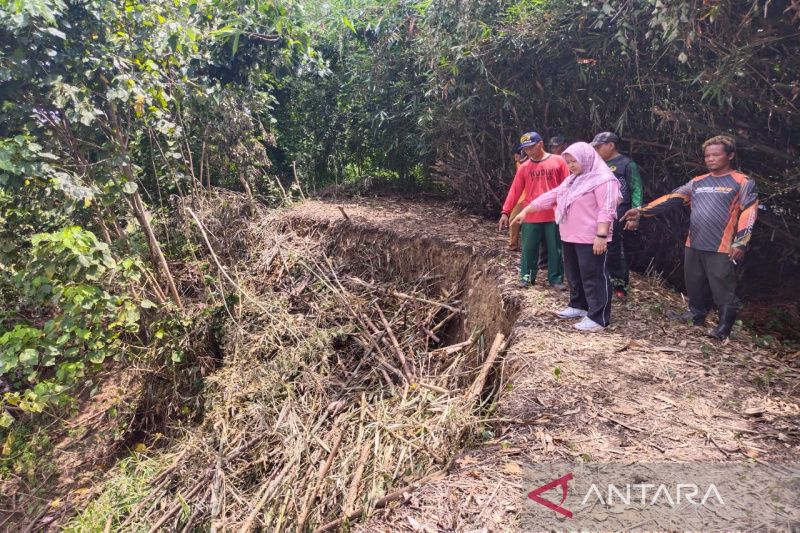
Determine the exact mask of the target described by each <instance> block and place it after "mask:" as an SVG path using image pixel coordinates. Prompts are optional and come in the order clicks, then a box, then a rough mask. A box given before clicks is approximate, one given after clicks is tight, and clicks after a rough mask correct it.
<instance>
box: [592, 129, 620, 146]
mask: <svg viewBox="0 0 800 533" xmlns="http://www.w3.org/2000/svg"><path fill="white" fill-rule="evenodd" d="M603 143H615V144H619V136H618V135H617V134H616V133H613V132H611V131H604V132H603V133H598V134H597V135H595V136H594V139H592V143H591V144H592V146H597V145H598V144H603Z"/></svg>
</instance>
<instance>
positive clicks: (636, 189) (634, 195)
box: [592, 131, 642, 300]
mask: <svg viewBox="0 0 800 533" xmlns="http://www.w3.org/2000/svg"><path fill="white" fill-rule="evenodd" d="M592 146H594V149H595V150H597V153H598V154H600V157H602V158H603V160H604V161H605V162H606V164H607V165H608V168H610V169H611V172H613V173H614V175H615V176H616V177H617V179H618V180H619V192H620V194H622V203H621V204H619V206H618V207H617V219H616V220H615V221H614V235H616V236H617V238H616V239H614V240H613V241H611V242H610V243H608V272H609V273H610V274H611V284H612V285H613V286H614V296H615V297H616V298H618V299H620V300H621V299H624V298H625V296H627V288H628V281H629V279H630V274H629V271H628V258H627V254H626V250H625V232H624V231H622V224H621V223H620V221H619V219H620V217H622V215H624V214H625V213H626V212H627V211H628V210H629V209H631V208H632V207H641V206H642V177H641V174H640V173H639V166H638V165H637V164H636V163H635V162H634V161H633V160H632V159H631V158H630V157H628V156H626V155H622V154H621V153H619V150H618V147H619V137H618V136H617V134H615V133H612V132H610V131H604V132H603V133H598V134H597V135H595V136H594V139H593V140H592Z"/></svg>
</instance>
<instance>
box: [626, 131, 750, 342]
mask: <svg viewBox="0 0 800 533" xmlns="http://www.w3.org/2000/svg"><path fill="white" fill-rule="evenodd" d="M703 153H704V156H705V163H706V167H707V168H708V170H709V173H708V174H703V175H702V176H697V177H696V178H693V179H692V180H691V181H689V182H688V183H686V184H685V185H681V186H680V187H678V188H677V189H675V190H674V191H672V192H671V193H669V194H666V195H664V196H662V197H660V198H657V199H655V200H653V201H652V202H650V203H649V204H647V205H646V206H645V207H642V208H638V209H637V208H633V209H630V210H629V211H628V212H627V213H625V214H624V215H623V217H622V220H623V221H626V222H627V224H626V226H625V227H626V229H636V228H637V227H638V224H639V218H640V217H641V216H642V215H644V216H646V217H647V216H654V215H658V214H660V213H663V212H665V211H668V210H670V209H674V208H676V207H679V206H682V205H689V206H690V207H691V215H690V223H689V235H688V237H687V239H686V249H685V255H684V276H685V279H686V292H687V293H688V295H689V310H688V311H687V312H686V313H684V315H682V316H681V318H683V319H686V320H692V322H693V323H694V324H695V325H697V326H703V325H705V321H706V315H707V314H708V313H709V311H710V310H711V304H712V301H713V303H715V304H716V305H717V308H718V310H719V325H718V326H717V327H716V328H714V329H712V330H710V331H709V332H708V334H709V336H711V337H714V338H716V339H720V340H721V339H725V338H727V337H728V336H729V335H730V333H731V329H733V325H734V323H735V321H736V315H737V313H738V312H739V308H740V306H741V303H740V301H739V299H738V297H737V296H736V266H737V265H738V264H739V263H740V262H741V261H742V259H744V256H745V253H746V251H747V246H748V244H749V243H750V236H751V235H752V233H753V225H754V224H755V222H756V215H757V212H758V191H757V189H756V184H755V182H754V181H753V180H752V179H751V178H750V177H748V176H746V175H745V174H742V173H741V172H737V171H735V170H734V169H733V166H732V163H733V159H734V157H735V156H736V144H735V143H734V141H733V139H732V138H730V137H727V136H724V135H719V136H717V137H712V138H711V139H708V140H707V141H706V142H705V143H703Z"/></svg>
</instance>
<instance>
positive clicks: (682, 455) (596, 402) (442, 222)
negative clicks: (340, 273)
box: [292, 199, 800, 531]
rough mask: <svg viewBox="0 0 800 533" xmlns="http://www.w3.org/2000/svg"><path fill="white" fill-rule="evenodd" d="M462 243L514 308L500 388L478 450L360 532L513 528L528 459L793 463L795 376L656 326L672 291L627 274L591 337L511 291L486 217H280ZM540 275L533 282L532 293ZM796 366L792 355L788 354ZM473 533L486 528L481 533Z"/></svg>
mask: <svg viewBox="0 0 800 533" xmlns="http://www.w3.org/2000/svg"><path fill="white" fill-rule="evenodd" d="M340 207H341V208H343V209H344V214H346V215H347V217H349V218H348V222H347V223H350V224H357V225H367V226H370V227H375V228H379V229H380V230H383V231H388V232H396V233H397V234H399V235H406V236H408V235H416V236H419V237H421V238H426V237H427V238H434V239H439V240H441V243H442V246H455V247H472V249H473V251H474V253H476V254H479V255H482V256H484V257H486V258H488V260H489V261H490V262H491V263H493V264H495V265H496V266H497V267H498V268H499V269H501V270H500V271H501V272H502V274H500V275H499V276H498V278H499V279H498V280H497V290H499V291H502V292H504V293H506V292H507V293H513V294H514V296H515V297H519V298H522V299H523V304H522V310H521V313H520V315H519V318H518V320H517V322H516V324H515V326H514V330H513V335H514V342H513V344H512V346H511V347H510V349H509V351H508V354H507V356H506V359H505V363H504V368H503V379H504V380H505V381H506V386H505V390H506V392H505V393H504V394H503V395H502V397H501V399H500V402H499V406H498V409H497V412H496V415H497V416H496V418H497V420H498V421H497V422H496V423H495V424H494V425H493V427H492V428H491V432H487V433H485V435H486V436H487V437H488V438H487V439H486V440H485V442H482V443H479V444H477V445H476V447H475V448H473V449H472V450H471V451H469V452H468V453H467V454H466V455H464V456H463V457H461V458H460V459H458V460H457V461H456V465H455V466H454V468H452V469H451V471H450V473H449V474H448V475H447V476H445V477H444V478H442V479H439V480H437V481H434V482H431V483H428V484H427V485H426V486H424V487H423V488H421V489H420V490H419V491H417V492H415V493H413V494H411V495H409V497H408V498H407V500H406V501H405V502H404V503H403V504H402V505H399V506H396V507H395V508H393V509H389V510H387V511H383V512H382V513H381V514H378V515H377V516H376V518H374V519H373V520H372V521H371V522H369V523H368V524H364V525H360V526H358V530H360V531H441V530H446V531H473V530H474V531H484V530H487V531H515V530H518V529H519V527H520V524H519V511H520V506H521V505H522V504H523V503H524V501H523V498H524V495H525V494H526V493H527V492H528V491H529V490H531V489H532V488H533V487H530V486H528V484H527V482H526V480H525V479H524V477H523V475H522V472H521V469H522V467H524V465H527V464H532V463H554V462H571V463H573V462H575V461H580V460H583V461H611V462H632V461H637V462H648V461H649V462H675V461H679V462H703V463H705V462H708V463H712V462H720V461H733V460H740V461H741V460H747V459H748V458H749V460H750V461H756V462H758V461H776V460H795V461H796V460H797V459H798V458H800V401H799V397H800V371H798V369H797V367H796V366H797V365H796V362H795V363H793V365H790V364H787V362H784V361H781V359H780V358H779V356H778V355H777V354H775V353H773V352H771V351H770V350H768V349H765V348H760V347H757V346H756V343H755V340H756V339H754V338H752V337H751V336H750V335H748V334H747V333H746V332H740V331H739V332H737V335H736V338H735V339H734V340H731V341H729V342H726V343H718V342H711V340H710V339H708V338H706V337H704V336H703V335H702V330H700V329H699V328H694V327H690V326H684V325H680V324H675V323H672V322H668V321H667V320H666V319H665V318H664V315H665V312H666V311H668V310H670V309H680V308H682V307H683V306H684V304H683V303H682V300H681V297H680V295H676V294H675V293H673V292H672V291H669V290H667V289H665V288H663V287H661V286H659V285H658V284H657V283H656V282H654V281H653V280H649V279H646V278H642V277H641V276H637V275H633V281H632V287H631V290H630V294H629V297H628V300H627V301H626V302H624V303H620V302H618V301H615V302H614V307H613V312H612V313H613V314H612V325H611V327H609V328H608V330H607V331H606V332H603V333H601V334H583V333H579V332H577V331H576V330H574V329H573V328H572V327H571V326H572V321H562V320H559V319H558V318H556V317H555V315H554V313H555V311H557V310H559V309H561V308H563V307H564V306H565V304H566V296H565V294H564V293H558V292H555V291H553V290H551V289H549V288H546V289H543V288H541V287H540V286H537V287H536V288H533V289H529V290H525V291H523V290H521V289H518V288H516V287H515V284H514V281H515V279H516V271H515V269H516V264H517V260H518V257H517V255H516V254H515V253H512V252H509V251H508V250H507V249H506V246H505V242H506V239H505V236H504V235H503V234H500V233H498V232H497V230H496V228H495V227H494V225H493V224H492V223H491V222H490V221H486V220H484V219H481V218H478V217H472V216H465V215H462V214H458V213H457V212H456V211H455V210H454V209H452V208H450V207H448V206H446V205H442V204H438V203H437V204H425V203H410V202H404V201H396V200H385V199H380V200H362V201H358V202H355V201H347V202H336V203H332V202H317V201H314V202H308V203H306V204H304V205H303V206H301V207H299V208H298V209H296V210H294V211H293V213H292V216H295V217H300V218H303V219H310V220H317V221H319V222H324V223H330V222H331V221H335V220H341V219H343V218H344V214H343V213H342V212H341V211H340V209H339V208H340ZM542 274H543V273H540V277H539V280H538V281H539V282H540V283H542V282H543V280H542ZM794 360H795V361H797V358H796V357H795V358H794ZM484 528H485V529H484Z"/></svg>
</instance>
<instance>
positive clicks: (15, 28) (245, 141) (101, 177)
mask: <svg viewBox="0 0 800 533" xmlns="http://www.w3.org/2000/svg"><path fill="white" fill-rule="evenodd" d="M292 9H293V8H292V7H291V6H283V5H280V4H274V3H264V2H230V1H229V0H209V1H203V2H199V1H197V0H176V1H172V0H170V1H165V2H144V1H136V0H126V1H125V2H112V1H108V0H90V1H87V2H71V3H67V2H63V1H61V0H37V1H35V2H19V1H11V0H6V1H2V2H0V109H2V110H3V114H4V115H3V116H4V120H3V121H0V271H2V277H0V296H2V302H3V303H2V305H0V390H2V391H3V392H2V394H3V397H2V401H0V425H2V426H4V427H8V426H9V425H10V424H11V423H12V422H13V420H14V419H19V418H21V417H23V416H28V415H26V413H41V412H43V411H44V410H45V409H46V408H47V407H48V406H56V405H61V404H64V403H65V402H67V401H68V400H69V397H70V396H71V395H72V394H74V390H75V388H76V387H77V386H79V385H80V384H81V383H83V382H84V381H85V379H87V378H88V375H87V374H88V373H90V372H91V371H92V370H94V369H97V368H99V366H100V365H102V364H103V362H104V361H106V360H107V359H108V358H110V357H113V358H115V359H117V360H120V361H124V359H125V358H124V356H125V354H126V353H127V352H129V351H130V350H131V346H137V347H139V346H142V345H143V344H144V346H143V348H145V349H148V348H152V347H156V348H157V349H156V350H155V352H154V353H158V354H160V353H162V352H163V351H167V352H168V353H169V357H168V362H170V363H178V362H181V361H183V360H184V358H185V354H184V353H183V351H182V350H181V349H179V348H178V347H177V345H179V344H180V341H179V340H178V338H179V337H180V335H181V334H182V332H184V329H185V328H184V323H185V322H186V320H188V319H187V318H186V317H183V316H178V317H175V316H174V308H173V307H172V306H170V305H165V306H162V305H157V304H155V303H153V302H154V301H156V302H161V301H163V299H164V295H165V293H167V292H168V290H167V289H166V288H165V286H166V283H164V278H168V277H170V276H171V274H170V273H169V272H168V271H165V267H164V264H163V263H162V262H159V258H158V256H159V254H160V253H161V252H160V249H161V246H160V244H159V242H158V241H159V240H160V239H164V240H167V241H171V240H172V239H173V238H175V237H176V236H175V235H170V233H171V230H170V229H169V228H168V227H167V226H166V225H165V224H164V217H166V216H168V215H169V210H170V204H168V199H169V196H170V195H173V194H177V195H185V194H191V195H196V194H197V193H198V191H199V189H201V188H202V187H210V186H212V185H222V186H228V187H232V188H239V189H243V190H246V191H247V192H248V193H250V194H251V189H252V190H255V192H256V193H261V194H263V195H264V196H266V197H268V198H269V197H272V198H273V199H277V198H278V194H277V193H276V191H277V190H280V189H281V184H280V183H279V182H277V181H276V178H275V176H274V175H270V174H269V171H270V169H271V161H270V158H269V155H268V153H267V152H268V150H270V149H271V148H272V147H273V146H274V142H275V141H274V139H275V135H274V132H273V131H272V130H271V128H272V126H273V124H274V120H273V119H272V117H271V112H272V108H273V104H274V102H275V99H274V96H273V95H272V93H273V92H274V91H275V90H276V88H277V87H278V86H279V85H281V84H282V83H283V82H282V81H281V80H282V78H284V77H287V76H289V77H291V76H293V75H294V74H295V72H296V71H297V70H298V69H304V71H306V72H313V71H314V70H315V69H316V68H318V65H317V63H316V61H317V59H316V58H315V53H314V52H313V49H312V48H311V47H310V41H309V38H308V37H307V35H306V34H305V33H304V32H303V30H302V28H300V27H299V25H298V23H297V20H298V19H297V18H296V14H295V13H294V12H293V10H292ZM282 196H286V195H282ZM147 203H149V204H150V205H147ZM149 208H153V211H150V209H149ZM145 222H147V223H145ZM148 225H151V226H153V227H155V228H157V229H160V231H161V233H160V234H154V232H153V230H151V229H149V228H147V226H148ZM178 240H179V239H178ZM167 250H168V251H172V252H173V253H175V254H177V255H176V257H173V258H171V259H172V260H173V261H174V262H181V261H186V260H191V259H192V255H193V252H188V253H186V254H185V255H184V251H183V250H181V249H180V248H179V247H174V248H167ZM148 261H152V264H151V265H150V266H149V267H148V265H147V262H148ZM166 261H168V259H167V260H166ZM166 261H165V262H166ZM168 264H169V263H167V265H168ZM167 268H168V267H167ZM171 296H173V297H174V295H171ZM145 315H146V316H145ZM143 316H144V318H143ZM159 332H161V333H160V334H159ZM148 343H151V344H152V346H148ZM159 344H163V346H161V348H158V346H159ZM173 344H175V346H172V345H173Z"/></svg>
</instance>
